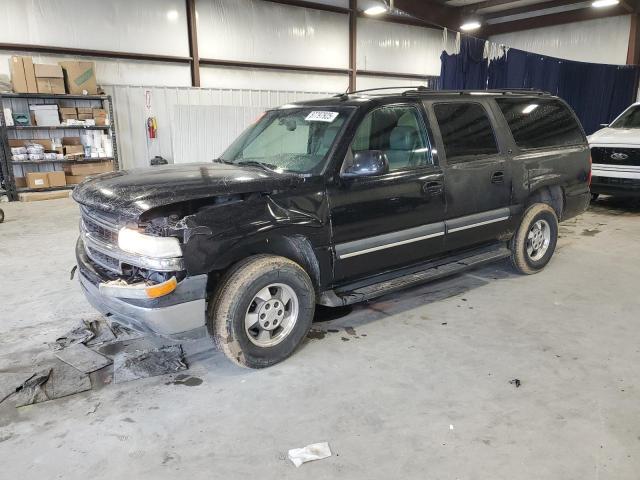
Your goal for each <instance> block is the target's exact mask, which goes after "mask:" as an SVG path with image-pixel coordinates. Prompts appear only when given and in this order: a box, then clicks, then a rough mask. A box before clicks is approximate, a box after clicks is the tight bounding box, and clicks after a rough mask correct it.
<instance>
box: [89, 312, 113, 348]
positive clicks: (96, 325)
mask: <svg viewBox="0 0 640 480" xmlns="http://www.w3.org/2000/svg"><path fill="white" fill-rule="evenodd" d="M89 327H90V328H91V331H92V332H93V334H94V335H95V336H94V337H93V338H92V339H91V340H88V341H87V342H86V343H85V345H87V346H89V347H93V346H97V345H102V344H104V343H108V342H113V341H114V340H115V339H116V336H115V334H114V333H113V331H112V330H111V327H109V324H108V323H107V322H106V320H104V319H103V318H101V319H100V320H94V321H92V322H89Z"/></svg>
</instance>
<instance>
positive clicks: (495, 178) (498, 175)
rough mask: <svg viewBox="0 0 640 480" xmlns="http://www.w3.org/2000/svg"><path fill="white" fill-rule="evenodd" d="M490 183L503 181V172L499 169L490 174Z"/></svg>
mask: <svg viewBox="0 0 640 480" xmlns="http://www.w3.org/2000/svg"><path fill="white" fill-rule="evenodd" d="M491 183H504V172H503V171H502V170H499V171H497V172H493V173H492V174H491Z"/></svg>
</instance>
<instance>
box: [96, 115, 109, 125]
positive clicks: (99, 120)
mask: <svg viewBox="0 0 640 480" xmlns="http://www.w3.org/2000/svg"><path fill="white" fill-rule="evenodd" d="M94 120H95V121H96V126H98V127H106V126H107V125H108V123H107V117H98V118H95V119H94Z"/></svg>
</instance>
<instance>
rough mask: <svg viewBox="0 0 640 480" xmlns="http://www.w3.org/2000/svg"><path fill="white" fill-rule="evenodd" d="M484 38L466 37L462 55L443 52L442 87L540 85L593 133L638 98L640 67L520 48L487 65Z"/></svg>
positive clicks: (535, 86)
mask: <svg viewBox="0 0 640 480" xmlns="http://www.w3.org/2000/svg"><path fill="white" fill-rule="evenodd" d="M483 50H484V40H479V39H476V38H471V37H463V38H462V39H461V44H460V53H459V54H457V55H447V54H446V53H443V54H442V56H441V60H442V67H441V73H440V81H439V85H440V88H443V89H462V88H470V89H484V88H534V89H539V90H544V91H546V92H550V93H552V94H554V95H558V96H559V97H561V98H563V99H564V100H566V101H567V103H568V104H569V105H571V107H572V108H573V109H574V110H575V112H576V115H578V118H579V119H580V121H581V122H582V125H583V127H584V129H585V131H586V132H587V134H591V133H593V132H595V131H596V130H598V129H599V128H600V124H601V123H610V122H611V121H612V120H613V119H614V118H615V117H616V116H617V115H619V114H620V113H621V112H622V111H623V110H624V109H625V108H626V107H628V106H629V105H630V104H631V103H633V102H634V101H635V98H636V85H637V79H638V75H639V74H640V68H639V67H638V66H626V65H624V66H622V65H603V64H596V63H585V62H574V61H571V60H563V59H560V58H555V57H549V56H546V55H539V54H536V53H531V52H525V51H522V50H518V49H515V48H511V49H509V50H508V52H507V54H506V55H505V56H503V57H502V58H499V59H497V60H492V61H491V62H490V63H489V65H487V60H486V59H483V58H482V52H483Z"/></svg>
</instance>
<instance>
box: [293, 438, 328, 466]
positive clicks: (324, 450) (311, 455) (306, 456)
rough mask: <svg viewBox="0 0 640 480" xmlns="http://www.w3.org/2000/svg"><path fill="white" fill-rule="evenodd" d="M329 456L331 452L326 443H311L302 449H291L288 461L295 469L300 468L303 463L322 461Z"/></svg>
mask: <svg viewBox="0 0 640 480" xmlns="http://www.w3.org/2000/svg"><path fill="white" fill-rule="evenodd" d="M330 456H331V450H330V449H329V444H328V443H327V442H322V443H312V444H311V445H307V446H306V447H303V448H293V449H291V450H289V460H291V462H293V464H294V465H295V466H296V468H298V467H300V465H302V464H303V463H307V462H312V461H314V460H322V459H323V458H327V457H330Z"/></svg>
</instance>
